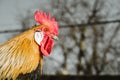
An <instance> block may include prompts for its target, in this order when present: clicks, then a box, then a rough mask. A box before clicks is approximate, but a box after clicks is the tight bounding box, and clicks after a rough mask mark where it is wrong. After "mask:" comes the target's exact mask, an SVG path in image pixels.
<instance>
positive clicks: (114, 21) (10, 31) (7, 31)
mask: <svg viewBox="0 0 120 80" xmlns="http://www.w3.org/2000/svg"><path fill="white" fill-rule="evenodd" d="M119 22H120V20H110V21H96V22H90V23H81V24H71V25H59V26H60V27H59V28H70V27H71V28H72V27H79V28H81V27H87V26H92V25H101V24H109V23H119ZM25 30H27V29H14V30H3V31H0V33H13V32H23V31H25Z"/></svg>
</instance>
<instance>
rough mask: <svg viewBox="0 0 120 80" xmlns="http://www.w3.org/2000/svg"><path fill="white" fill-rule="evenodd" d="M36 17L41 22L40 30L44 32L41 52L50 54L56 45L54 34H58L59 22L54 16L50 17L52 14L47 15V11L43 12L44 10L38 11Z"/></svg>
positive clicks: (46, 54)
mask: <svg viewBox="0 0 120 80" xmlns="http://www.w3.org/2000/svg"><path fill="white" fill-rule="evenodd" d="M34 18H35V20H36V21H37V22H38V23H40V24H41V26H40V28H39V29H38V31H41V32H43V34H44V38H43V40H42V41H41V42H40V52H42V54H43V55H44V56H48V55H50V53H51V51H52V48H53V46H54V41H53V39H52V36H57V35H58V24H57V22H56V21H55V19H54V18H51V19H50V14H48V16H47V15H46V13H45V12H44V13H43V12H42V11H36V12H35V16H34Z"/></svg>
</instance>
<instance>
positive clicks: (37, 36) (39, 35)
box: [34, 32, 44, 45]
mask: <svg viewBox="0 0 120 80" xmlns="http://www.w3.org/2000/svg"><path fill="white" fill-rule="evenodd" d="M34 37H35V41H36V42H37V44H39V45H40V43H41V41H42V40H43V38H44V34H43V32H35V36H34Z"/></svg>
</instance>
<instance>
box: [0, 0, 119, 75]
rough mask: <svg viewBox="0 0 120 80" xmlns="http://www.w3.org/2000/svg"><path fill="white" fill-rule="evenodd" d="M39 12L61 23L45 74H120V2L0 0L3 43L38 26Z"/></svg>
mask: <svg viewBox="0 0 120 80" xmlns="http://www.w3.org/2000/svg"><path fill="white" fill-rule="evenodd" d="M36 10H43V11H46V12H49V13H50V14H51V15H52V16H54V17H56V20H57V21H58V23H59V41H57V42H56V43H55V47H54V49H53V50H52V53H51V55H50V56H49V57H44V62H43V74H47V75H119V74H120V67H119V66H120V0H0V43H3V42H5V41H7V40H8V39H9V38H11V37H13V36H15V35H17V34H19V33H21V32H22V31H24V30H25V29H28V28H30V27H31V26H33V25H35V24H36V22H35V21H34V18H33V16H34V12H35V11H36Z"/></svg>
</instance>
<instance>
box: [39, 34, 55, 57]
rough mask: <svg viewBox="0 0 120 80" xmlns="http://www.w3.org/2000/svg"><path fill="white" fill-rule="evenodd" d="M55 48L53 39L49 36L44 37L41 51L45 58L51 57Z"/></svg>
mask: <svg viewBox="0 0 120 80" xmlns="http://www.w3.org/2000/svg"><path fill="white" fill-rule="evenodd" d="M53 46H54V43H53V39H52V38H50V37H49V36H47V35H44V38H43V40H42V42H41V46H40V50H41V52H42V54H43V55H44V56H48V55H50V53H51V51H52V48H53Z"/></svg>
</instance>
